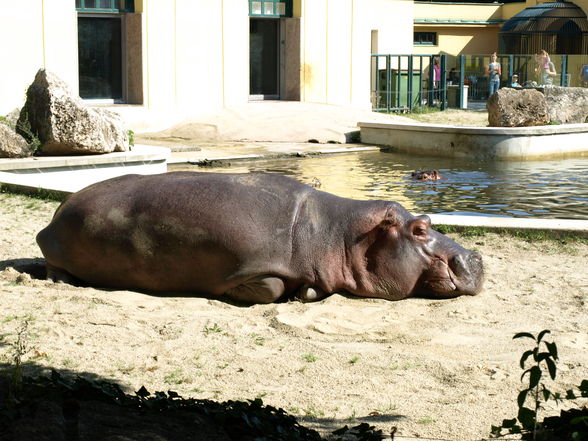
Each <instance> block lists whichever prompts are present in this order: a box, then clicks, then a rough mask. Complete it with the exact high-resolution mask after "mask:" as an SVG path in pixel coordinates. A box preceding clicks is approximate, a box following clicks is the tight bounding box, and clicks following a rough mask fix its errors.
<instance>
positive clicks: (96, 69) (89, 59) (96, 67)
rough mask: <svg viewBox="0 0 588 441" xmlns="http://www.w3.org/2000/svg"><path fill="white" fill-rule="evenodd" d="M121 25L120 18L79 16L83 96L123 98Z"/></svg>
mask: <svg viewBox="0 0 588 441" xmlns="http://www.w3.org/2000/svg"><path fill="white" fill-rule="evenodd" d="M121 28H122V21H121V18H120V17H79V18H78V65H79V83H80V97H82V98H84V99H100V100H113V101H120V100H122V99H123V62H122V57H123V49H122V29H121Z"/></svg>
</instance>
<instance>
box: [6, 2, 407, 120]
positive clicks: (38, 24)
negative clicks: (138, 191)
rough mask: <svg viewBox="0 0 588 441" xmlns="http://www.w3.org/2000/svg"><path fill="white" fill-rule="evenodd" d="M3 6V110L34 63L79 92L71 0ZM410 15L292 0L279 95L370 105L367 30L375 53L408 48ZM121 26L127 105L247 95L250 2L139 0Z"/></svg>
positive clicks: (206, 103) (224, 101)
mask: <svg viewBox="0 0 588 441" xmlns="http://www.w3.org/2000/svg"><path fill="white" fill-rule="evenodd" d="M5 3H6V4H3V5H2V6H1V10H2V14H1V15H0V38H2V41H5V42H14V44H9V45H5V46H4V50H5V52H4V56H5V59H6V60H10V64H9V66H8V67H6V64H5V65H4V66H3V68H2V69H0V114H6V113H8V112H10V111H11V110H13V109H14V108H16V107H18V106H21V105H22V104H23V102H24V92H25V89H26V87H27V86H28V85H29V84H30V83H31V82H32V80H33V78H34V74H35V72H36V71H37V70H38V69H39V68H40V67H45V68H47V69H49V70H51V71H53V72H55V73H56V74H57V75H58V76H60V77H61V78H62V79H63V80H65V81H66V82H67V83H68V84H69V85H70V86H71V87H72V89H73V90H74V91H76V92H77V91H78V60H77V47H78V44H77V12H76V10H75V6H74V1H73V0H21V1H18V2H16V1H13V2H5ZM412 13H413V2H412V1H411V0H294V15H295V17H294V18H293V19H289V20H291V21H290V22H289V23H288V27H287V29H288V32H287V35H288V36H294V37H295V38H299V41H297V42H294V44H292V43H293V42H292V41H289V42H288V44H285V45H284V53H286V54H288V53H289V54H290V56H289V57H288V59H287V60H285V70H284V75H283V79H284V81H288V83H287V84H284V87H283V89H282V91H283V92H285V93H284V95H283V96H284V97H285V98H290V99H300V100H302V101H308V102H316V103H327V104H337V105H351V106H355V107H361V108H369V106H370V54H371V48H372V35H373V31H376V32H375V34H374V35H377V39H378V41H377V47H378V49H379V50H380V51H384V52H388V53H409V52H410V51H411V49H412ZM125 22H126V26H125V27H126V29H127V33H126V34H125V35H124V37H123V38H124V41H126V46H127V53H128V57H127V58H128V59H127V63H126V69H127V81H126V84H125V86H126V89H125V90H126V96H127V98H128V102H129V103H131V104H142V107H143V108H146V109H154V110H163V111H165V110H166V109H171V110H178V111H181V112H183V113H186V112H189V113H192V114H197V113H200V112H203V111H210V110H214V109H216V108H221V107H223V106H234V105H238V104H244V103H246V102H247V101H248V98H249V15H248V2H247V0H215V1H210V0H135V14H127V15H126V19H125ZM293 51H298V53H296V54H294V53H293ZM292 78H294V80H293V81H290V80H291V79H292ZM293 85H294V86H293ZM292 87H297V88H298V91H296V90H293V89H292Z"/></svg>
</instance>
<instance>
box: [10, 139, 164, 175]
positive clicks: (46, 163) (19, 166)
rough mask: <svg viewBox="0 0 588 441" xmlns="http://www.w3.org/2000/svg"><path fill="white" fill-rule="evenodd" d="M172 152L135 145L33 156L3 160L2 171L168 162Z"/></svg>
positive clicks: (162, 148) (160, 148) (161, 148)
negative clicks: (106, 150)
mask: <svg viewBox="0 0 588 441" xmlns="http://www.w3.org/2000/svg"><path fill="white" fill-rule="evenodd" d="M170 156H171V151H170V150H169V149H168V148H165V147H154V146H148V145H135V146H134V147H133V150H131V151H128V152H115V153H105V154H102V155H75V156H73V155H72V156H31V157H28V158H14V159H9V158H2V159H0V170H2V171H8V170H26V169H44V168H58V167H81V166H99V165H107V164H118V163H121V162H149V161H167V160H168V159H169V158H170Z"/></svg>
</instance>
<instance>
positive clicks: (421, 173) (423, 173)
mask: <svg viewBox="0 0 588 441" xmlns="http://www.w3.org/2000/svg"><path fill="white" fill-rule="evenodd" d="M410 176H411V178H413V179H416V180H418V181H438V180H439V179H441V175H440V174H439V171H437V170H416V171H413V172H412V173H411V174H410Z"/></svg>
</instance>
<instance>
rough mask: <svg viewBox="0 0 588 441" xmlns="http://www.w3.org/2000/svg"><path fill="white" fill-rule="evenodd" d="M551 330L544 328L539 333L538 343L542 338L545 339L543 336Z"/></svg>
mask: <svg viewBox="0 0 588 441" xmlns="http://www.w3.org/2000/svg"><path fill="white" fill-rule="evenodd" d="M550 333H551V331H550V330H549V329H544V330H543V331H541V332H540V333H539V335H538V336H537V343H540V342H541V340H543V337H544V336H545V334H550Z"/></svg>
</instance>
